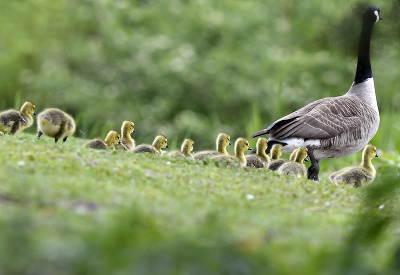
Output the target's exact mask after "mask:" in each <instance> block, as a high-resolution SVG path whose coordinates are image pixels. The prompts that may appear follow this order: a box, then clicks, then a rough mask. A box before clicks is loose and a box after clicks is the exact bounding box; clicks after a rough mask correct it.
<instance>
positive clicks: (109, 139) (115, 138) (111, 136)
mask: <svg viewBox="0 0 400 275" xmlns="http://www.w3.org/2000/svg"><path fill="white" fill-rule="evenodd" d="M120 138H121V136H120V135H119V134H118V133H117V132H116V131H110V132H108V134H107V136H106V139H105V140H104V141H105V142H106V143H107V145H108V146H114V145H115V144H119V143H121V141H120Z"/></svg>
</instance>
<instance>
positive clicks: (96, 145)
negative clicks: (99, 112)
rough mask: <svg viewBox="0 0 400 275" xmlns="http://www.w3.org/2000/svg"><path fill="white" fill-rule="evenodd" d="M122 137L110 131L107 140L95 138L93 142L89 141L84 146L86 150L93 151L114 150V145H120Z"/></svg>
mask: <svg viewBox="0 0 400 275" xmlns="http://www.w3.org/2000/svg"><path fill="white" fill-rule="evenodd" d="M120 137H121V136H120V135H119V134H118V132H116V131H110V132H108V134H107V136H106V139H105V140H102V139H99V138H95V139H92V140H89V141H87V142H86V143H85V144H84V146H85V147H86V148H92V149H100V150H102V149H107V148H112V149H114V145H115V144H118V143H120V142H121V141H120Z"/></svg>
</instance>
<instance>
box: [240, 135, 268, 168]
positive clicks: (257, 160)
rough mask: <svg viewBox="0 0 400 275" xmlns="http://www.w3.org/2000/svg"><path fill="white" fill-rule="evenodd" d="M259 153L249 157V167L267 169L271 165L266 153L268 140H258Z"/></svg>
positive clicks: (247, 157) (247, 158)
mask: <svg viewBox="0 0 400 275" xmlns="http://www.w3.org/2000/svg"><path fill="white" fill-rule="evenodd" d="M256 146H257V153H256V154H255V155H247V156H246V161H247V164H246V166H247V167H254V168H266V167H268V165H269V157H268V155H267V154H266V153H265V150H266V149H267V146H268V139H266V138H259V139H258V140H257V145H256Z"/></svg>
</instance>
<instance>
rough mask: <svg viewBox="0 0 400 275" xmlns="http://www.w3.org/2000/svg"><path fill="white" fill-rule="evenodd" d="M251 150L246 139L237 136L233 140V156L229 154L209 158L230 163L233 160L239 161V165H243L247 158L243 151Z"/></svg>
mask: <svg viewBox="0 0 400 275" xmlns="http://www.w3.org/2000/svg"><path fill="white" fill-rule="evenodd" d="M247 150H252V149H251V147H250V146H249V142H248V141H247V139H244V138H238V139H237V140H236V142H235V156H231V155H225V154H224V155H217V156H214V157H212V158H211V160H216V161H220V162H224V163H226V164H228V165H229V164H231V163H233V162H237V163H239V165H240V167H245V166H246V163H247V160H246V158H245V156H244V151H247Z"/></svg>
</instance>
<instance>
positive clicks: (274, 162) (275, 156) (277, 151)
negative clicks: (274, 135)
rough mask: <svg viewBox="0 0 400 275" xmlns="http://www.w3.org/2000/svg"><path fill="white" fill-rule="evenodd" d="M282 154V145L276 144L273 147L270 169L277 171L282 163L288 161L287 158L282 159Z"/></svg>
mask: <svg viewBox="0 0 400 275" xmlns="http://www.w3.org/2000/svg"><path fill="white" fill-rule="evenodd" d="M281 155H282V145H281V144H274V145H273V146H272V148H271V160H270V162H269V165H268V170H271V171H277V170H278V169H279V167H281V166H282V164H284V163H286V162H288V161H289V160H287V159H281V158H280V157H281Z"/></svg>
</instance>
